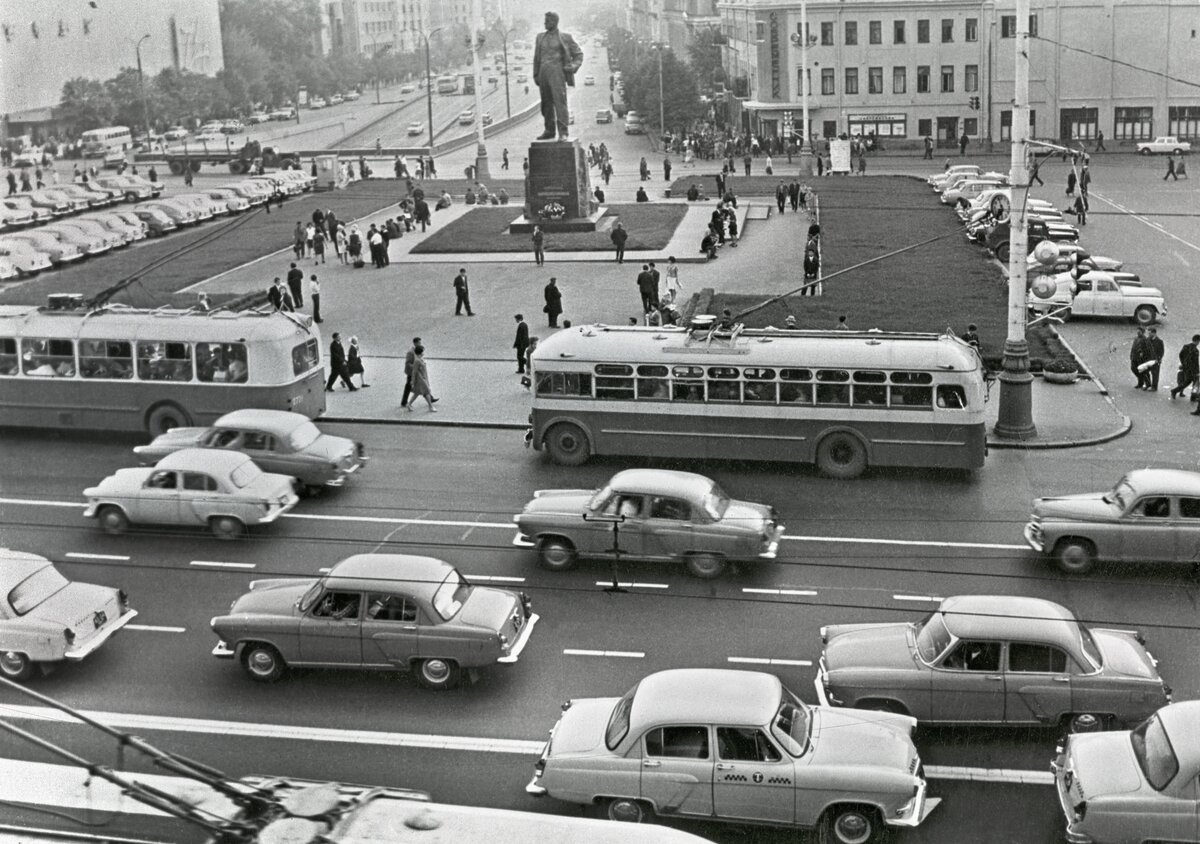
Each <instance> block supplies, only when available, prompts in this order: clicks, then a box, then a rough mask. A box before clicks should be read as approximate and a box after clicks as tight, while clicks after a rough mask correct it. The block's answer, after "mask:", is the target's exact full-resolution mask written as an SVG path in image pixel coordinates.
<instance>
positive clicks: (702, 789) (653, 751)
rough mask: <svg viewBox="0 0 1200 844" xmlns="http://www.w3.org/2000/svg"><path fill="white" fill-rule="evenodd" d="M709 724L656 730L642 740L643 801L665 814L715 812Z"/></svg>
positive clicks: (675, 726)
mask: <svg viewBox="0 0 1200 844" xmlns="http://www.w3.org/2000/svg"><path fill="white" fill-rule="evenodd" d="M709 732H710V728H709V726H708V725H707V724H680V725H672V726H666V727H657V728H655V729H653V730H650V731H649V732H647V733H646V734H645V735H644V736H643V737H642V784H641V792H642V799H643V800H650V801H653V803H654V805H655V806H656V807H657V810H658V811H659V812H660V813H662V814H664V815H665V814H670V815H675V814H681V815H703V816H708V815H711V814H712V811H713V753H712V747H711V742H710V741H709Z"/></svg>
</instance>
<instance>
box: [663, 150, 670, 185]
mask: <svg viewBox="0 0 1200 844" xmlns="http://www.w3.org/2000/svg"><path fill="white" fill-rule="evenodd" d="M663 181H664V182H670V181H671V156H669V155H667V156H664V157H663Z"/></svg>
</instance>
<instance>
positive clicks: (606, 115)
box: [596, 108, 613, 123]
mask: <svg viewBox="0 0 1200 844" xmlns="http://www.w3.org/2000/svg"><path fill="white" fill-rule="evenodd" d="M612 119H613V114H612V109H608V108H601V109H597V110H596V122H597V123H612Z"/></svg>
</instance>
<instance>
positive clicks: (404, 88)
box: [400, 82, 417, 94]
mask: <svg viewBox="0 0 1200 844" xmlns="http://www.w3.org/2000/svg"><path fill="white" fill-rule="evenodd" d="M416 90H417V86H416V85H413V84H412V83H411V82H408V83H406V84H404V85H401V86H400V93H401V94H411V93H413V92H414V91H416Z"/></svg>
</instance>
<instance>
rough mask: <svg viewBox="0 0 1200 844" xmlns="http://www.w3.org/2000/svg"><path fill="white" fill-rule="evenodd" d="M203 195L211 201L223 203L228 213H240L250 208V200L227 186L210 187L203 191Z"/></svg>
mask: <svg viewBox="0 0 1200 844" xmlns="http://www.w3.org/2000/svg"><path fill="white" fill-rule="evenodd" d="M204 195H205V196H207V197H208V198H209V199H211V200H212V201H213V202H219V203H220V202H223V203H225V208H226V210H227V212H228V213H230V214H240V213H242V212H243V211H249V210H250V201H249V200H248V199H246V198H244V197H241V196H238V195H237V194H236V193H234V192H233V191H231V190H229V189H228V188H210V189H208V190H206V191H204Z"/></svg>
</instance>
